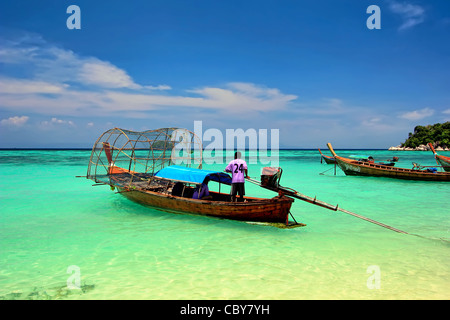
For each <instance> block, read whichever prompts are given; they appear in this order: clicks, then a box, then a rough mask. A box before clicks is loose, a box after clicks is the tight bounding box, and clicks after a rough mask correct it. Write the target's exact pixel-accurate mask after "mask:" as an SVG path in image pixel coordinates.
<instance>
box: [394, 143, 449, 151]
mask: <svg viewBox="0 0 450 320" xmlns="http://www.w3.org/2000/svg"><path fill="white" fill-rule="evenodd" d="M434 149H435V150H436V151H450V149H449V148H442V147H437V148H434ZM388 150H389V151H431V148H430V147H429V146H427V145H424V144H421V145H420V146H418V147H417V148H408V147H401V146H400V145H398V146H396V147H390V148H389V149H388Z"/></svg>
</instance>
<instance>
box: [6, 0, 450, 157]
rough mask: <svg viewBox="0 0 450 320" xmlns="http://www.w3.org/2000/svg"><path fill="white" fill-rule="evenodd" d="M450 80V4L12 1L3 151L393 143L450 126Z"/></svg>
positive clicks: (436, 0) (395, 0)
mask: <svg viewBox="0 0 450 320" xmlns="http://www.w3.org/2000/svg"><path fill="white" fill-rule="evenodd" d="M70 5H76V6H78V8H79V9H80V14H79V18H80V19H75V18H77V16H75V15H74V13H75V12H74V11H72V10H69V12H67V11H68V7H69V6H70ZM371 5H376V6H378V8H379V9H380V10H379V15H378V16H374V14H375V12H374V11H369V13H368V12H367V11H368V10H367V9H368V7H369V6H371ZM377 17H379V19H378V18H377ZM375 18H376V20H373V19H375ZM74 19H75V20H74ZM368 20H369V21H371V22H374V21H375V22H378V23H379V28H372V29H371V28H369V27H368ZM75 23H79V27H80V28H79V29H76V28H69V27H68V26H71V27H72V26H73V25H74V24H75ZM449 71H450V1H448V0H428V1H425V0H405V1H403V0H370V1H365V0H339V1H337V0H316V1H300V0H297V1H294V0H259V1H253V0H240V1H236V0H227V1H215V0H190V1H181V0H178V1H175V0H146V1H141V0H134V1H123V0H116V1H113V0H110V1H102V0H97V1H86V0H71V1H63V0H43V1H35V0H15V1H11V0H8V1H2V2H0V148H90V147H92V145H93V144H94V142H95V140H96V139H97V138H98V137H99V136H100V135H101V134H102V133H103V132H104V131H106V130H108V129H110V128H114V127H118V128H123V129H129V130H135V131H143V130H149V129H157V128H162V127H181V128H186V129H188V130H193V129H194V121H201V123H202V129H203V131H206V130H208V129H218V130H220V131H221V132H223V133H224V139H225V132H226V130H227V129H235V130H237V129H243V130H244V131H246V130H249V129H252V130H253V129H254V130H256V131H258V130H264V129H266V130H268V132H271V131H270V130H271V129H277V130H279V147H280V148H323V149H325V148H326V143H327V142H331V143H332V144H333V146H334V147H335V148H355V149H357V148H381V149H383V148H389V147H390V146H397V145H399V144H400V143H402V142H404V141H405V140H406V138H407V137H408V133H409V132H413V130H414V127H415V126H417V125H428V124H434V123H438V122H440V123H442V122H445V121H450V72H449ZM269 139H270V137H269ZM208 143H209V142H208V141H207V140H204V145H207V144H208ZM224 145H225V142H224Z"/></svg>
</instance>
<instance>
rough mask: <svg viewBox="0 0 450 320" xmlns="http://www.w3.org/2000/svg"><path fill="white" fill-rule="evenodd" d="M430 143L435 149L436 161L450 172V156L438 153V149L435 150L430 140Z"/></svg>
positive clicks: (432, 149)
mask: <svg viewBox="0 0 450 320" xmlns="http://www.w3.org/2000/svg"><path fill="white" fill-rule="evenodd" d="M428 145H429V146H430V148H431V151H433V153H434V158H435V159H436V162H437V163H438V165H440V166H442V168H443V169H444V170H445V171H447V172H450V157H446V156H443V155H440V154H437V153H436V150H434V147H433V145H432V144H431V142H429V143H428Z"/></svg>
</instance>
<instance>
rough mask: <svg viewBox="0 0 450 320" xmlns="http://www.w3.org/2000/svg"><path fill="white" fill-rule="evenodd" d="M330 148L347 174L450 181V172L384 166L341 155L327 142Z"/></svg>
mask: <svg viewBox="0 0 450 320" xmlns="http://www.w3.org/2000/svg"><path fill="white" fill-rule="evenodd" d="M327 146H328V149H330V151H331V153H332V154H333V156H334V157H335V159H336V162H337V165H338V166H339V168H341V169H342V171H344V173H345V174H346V175H356V176H373V177H387V178H396V179H406V180H423V181H450V172H433V171H432V170H428V169H425V170H422V169H405V168H396V167H391V166H384V165H379V164H375V163H369V162H363V161H358V160H352V159H348V158H343V157H340V156H338V155H337V154H336V152H334V150H333V147H332V146H331V144H330V143H328V144H327Z"/></svg>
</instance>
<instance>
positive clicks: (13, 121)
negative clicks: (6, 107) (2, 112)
mask: <svg viewBox="0 0 450 320" xmlns="http://www.w3.org/2000/svg"><path fill="white" fill-rule="evenodd" d="M28 119H29V117H27V116H20V117H19V116H14V117H10V118H8V119H2V120H1V121H0V124H1V125H2V126H5V125H6V126H15V127H21V126H23V125H24V124H25V123H26V122H27V121H28Z"/></svg>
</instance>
